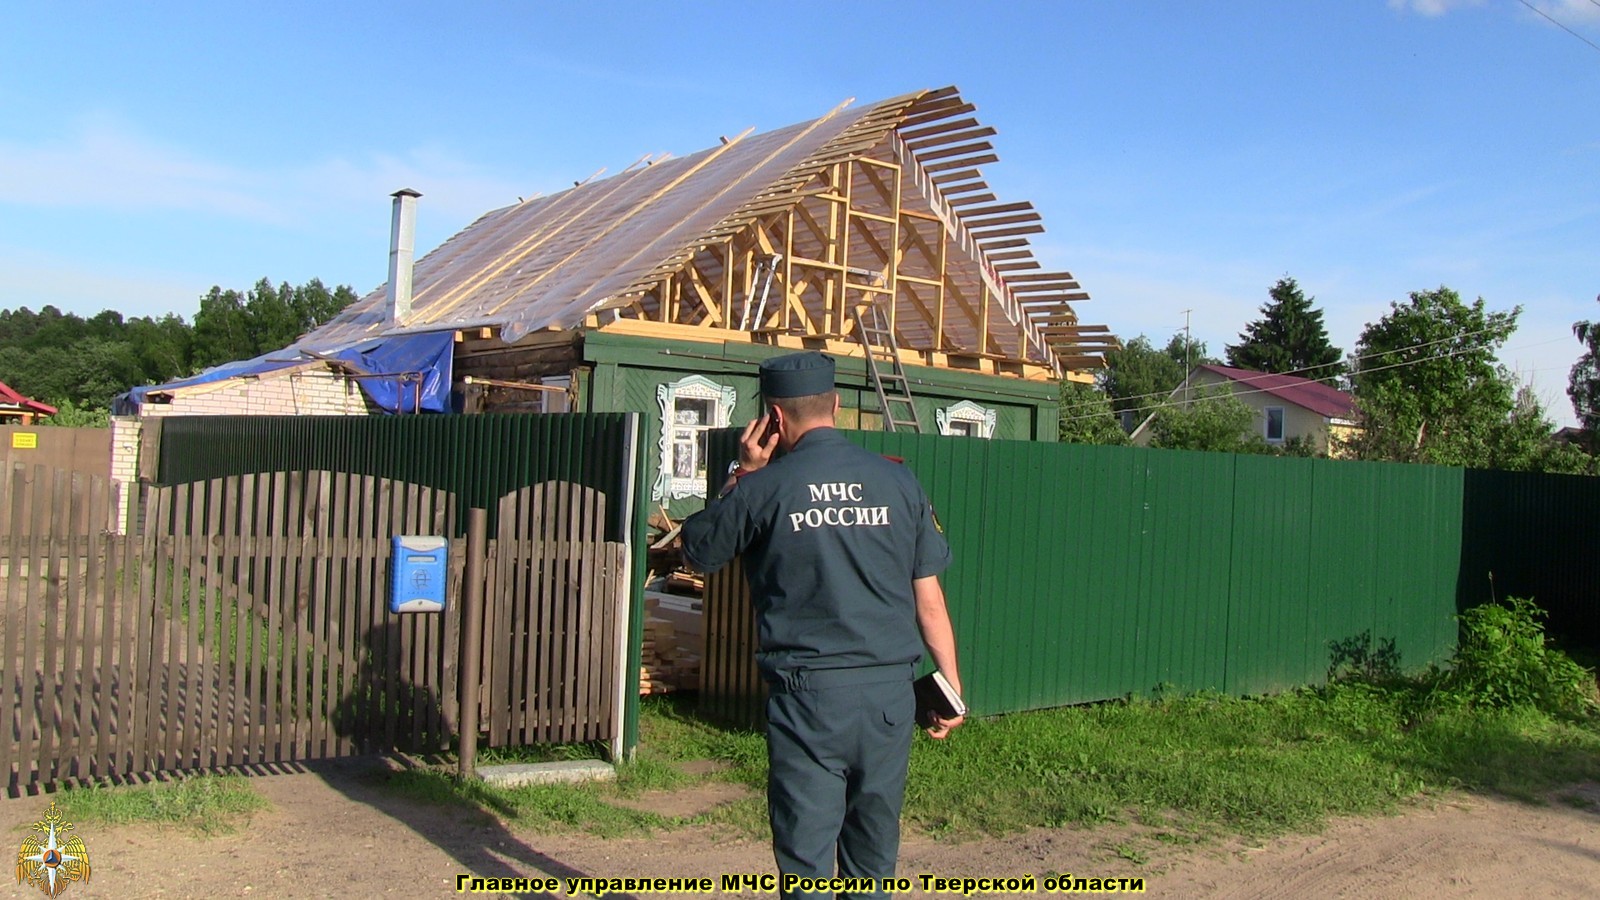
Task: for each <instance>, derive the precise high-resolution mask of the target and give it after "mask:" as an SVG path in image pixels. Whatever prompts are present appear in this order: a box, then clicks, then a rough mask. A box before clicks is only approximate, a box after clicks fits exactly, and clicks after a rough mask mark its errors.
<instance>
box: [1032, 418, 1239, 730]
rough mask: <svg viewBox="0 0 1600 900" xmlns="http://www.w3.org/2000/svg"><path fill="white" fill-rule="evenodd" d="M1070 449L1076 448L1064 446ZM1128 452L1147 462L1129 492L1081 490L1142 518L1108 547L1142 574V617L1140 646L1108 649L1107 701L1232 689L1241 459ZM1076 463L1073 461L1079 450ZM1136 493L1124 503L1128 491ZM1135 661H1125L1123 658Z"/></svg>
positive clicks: (1137, 603) (1130, 604) (1134, 595)
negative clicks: (1236, 479) (1168, 690)
mask: <svg viewBox="0 0 1600 900" xmlns="http://www.w3.org/2000/svg"><path fill="white" fill-rule="evenodd" d="M1063 449H1067V446H1065V445H1064V446H1063ZM1108 449H1110V450H1119V449H1120V450H1122V451H1124V452H1126V453H1127V455H1128V456H1129V457H1130V458H1132V459H1135V460H1137V464H1138V465H1137V469H1136V470H1135V472H1134V477H1133V479H1132V480H1131V481H1130V482H1128V483H1127V485H1126V487H1118V486H1108V487H1102V486H1100V485H1093V484H1081V483H1080V484H1079V485H1078V486H1079V487H1080V489H1081V490H1084V491H1085V492H1090V493H1101V492H1104V493H1103V496H1102V497H1101V499H1100V502H1102V503H1110V504H1116V503H1129V504H1136V505H1137V514H1138V518H1137V519H1135V520H1132V521H1130V522H1129V523H1128V526H1127V530H1126V531H1123V532H1121V533H1120V534H1119V533H1118V532H1117V531H1116V530H1115V529H1107V531H1106V533H1105V534H1104V535H1103V536H1101V537H1100V538H1099V539H1098V541H1097V542H1098V544H1099V549H1101V550H1102V552H1104V553H1107V554H1111V555H1113V558H1114V555H1115V554H1116V553H1117V547H1116V545H1117V544H1118V543H1125V544H1126V545H1128V549H1127V550H1125V551H1124V552H1125V553H1127V554H1129V556H1130V557H1131V558H1130V562H1131V564H1132V567H1133V569H1134V571H1136V572H1137V581H1136V582H1135V583H1134V584H1133V585H1131V587H1132V588H1133V590H1131V591H1129V592H1127V593H1125V594H1123V595H1122V596H1121V598H1120V599H1121V602H1122V604H1123V605H1125V606H1126V608H1127V609H1128V611H1129V612H1127V613H1126V614H1125V615H1126V616H1130V617H1133V618H1134V621H1133V632H1132V635H1131V636H1132V641H1131V642H1130V643H1129V644H1127V645H1124V646H1121V647H1108V648H1107V650H1106V653H1107V656H1106V660H1105V662H1104V663H1103V664H1102V665H1103V666H1104V667H1105V671H1104V674H1103V675H1102V677H1101V678H1100V679H1098V681H1097V683H1096V688H1097V690H1096V693H1097V695H1098V696H1097V697H1094V698H1088V699H1100V698H1104V697H1114V696H1118V695H1120V694H1125V693H1128V692H1130V691H1147V690H1150V689H1152V688H1154V687H1156V686H1158V685H1174V686H1178V687H1182V688H1185V689H1190V690H1197V689H1201V688H1212V689H1219V690H1220V689H1222V688H1224V687H1225V685H1226V677H1227V659H1228V648H1229V643H1228V625H1229V622H1228V615H1227V606H1226V601H1227V597H1228V593H1229V575H1230V573H1231V571H1232V562H1231V549H1230V548H1231V547H1232V544H1233V540H1234V532H1235V531H1236V530H1237V526H1236V524H1235V523H1234V522H1233V518H1232V517H1233V513H1234V509H1235V506H1234V497H1233V465H1234V458H1233V457H1232V456H1229V455H1227V454H1221V453H1190V452H1184V451H1154V450H1144V449H1139V448H1115V447H1113V448H1108ZM1064 455H1066V456H1069V457H1070V455H1071V453H1070V450H1068V452H1067V453H1066V454H1064ZM1124 491H1126V492H1127V493H1126V494H1124V493H1123V492H1124ZM1118 654H1122V655H1126V656H1127V657H1129V659H1126V660H1122V661H1120V662H1119V660H1118V659H1117V655H1118Z"/></svg>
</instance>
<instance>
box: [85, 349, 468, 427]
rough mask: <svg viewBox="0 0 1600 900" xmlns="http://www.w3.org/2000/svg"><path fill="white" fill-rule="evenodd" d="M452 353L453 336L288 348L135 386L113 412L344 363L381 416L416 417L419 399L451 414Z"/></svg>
mask: <svg viewBox="0 0 1600 900" xmlns="http://www.w3.org/2000/svg"><path fill="white" fill-rule="evenodd" d="M454 352H455V332H454V331H436V332H430V333H427V334H401V335H389V336H386V337H375V338H368V339H367V340H364V341H360V342H357V343H355V344H350V345H348V346H343V347H336V348H329V349H320V348H318V349H311V348H299V347H290V348H288V349H285V350H278V351H276V352H273V353H267V354H264V355H262V356H258V357H256V358H255V359H245V360H240V361H238V362H231V363H224V364H222V365H220V366H217V367H215V368H212V369H207V370H206V371H204V372H201V373H200V374H199V375H195V376H193V377H190V378H181V379H179V380H177V381H170V382H167V383H166V384H158V385H151V386H148V387H136V388H134V389H133V390H131V391H129V392H127V393H126V394H121V395H119V396H118V397H117V399H116V402H115V403H113V404H112V412H113V414H115V415H119V416H128V415H137V414H138V411H139V407H140V406H141V405H143V404H144V403H146V402H148V398H149V396H150V395H151V394H161V393H166V392H170V391H173V390H176V389H178V388H184V387H192V386H194V385H197V384H210V383H212V382H216V381H223V380H226V379H229V378H245V377H250V376H259V375H265V374H267V373H270V372H275V371H278V370H279V369H287V368H290V367H293V366H303V365H305V364H306V363H308V362H313V361H315V360H317V359H334V360H339V361H340V362H344V363H348V364H349V365H350V366H351V367H352V368H353V369H354V370H355V371H354V373H353V374H354V375H355V378H356V383H357V384H359V385H361V390H362V391H364V392H365V393H366V395H367V396H368V397H369V398H371V400H372V402H373V403H374V404H375V405H376V406H377V407H378V408H379V409H381V410H383V411H384V412H389V413H409V412H416V411H417V407H418V405H419V404H418V402H417V400H418V397H419V394H420V399H421V403H420V406H421V409H422V411H423V412H438V413H443V412H449V411H450V379H451V373H450V363H451V359H452V356H453V354H454ZM419 384H420V385H421V390H420V392H419V391H418V390H417V386H418V385H419Z"/></svg>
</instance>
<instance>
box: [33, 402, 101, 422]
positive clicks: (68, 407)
mask: <svg viewBox="0 0 1600 900" xmlns="http://www.w3.org/2000/svg"><path fill="white" fill-rule="evenodd" d="M39 424H40V425H55V426H59V427H61V428H109V427H111V412H110V410H108V409H106V408H104V407H93V406H79V405H77V404H76V403H73V402H72V401H71V400H63V401H62V402H61V405H60V406H59V407H57V408H56V414H55V415H53V416H45V417H44V418H42V419H40V420H39Z"/></svg>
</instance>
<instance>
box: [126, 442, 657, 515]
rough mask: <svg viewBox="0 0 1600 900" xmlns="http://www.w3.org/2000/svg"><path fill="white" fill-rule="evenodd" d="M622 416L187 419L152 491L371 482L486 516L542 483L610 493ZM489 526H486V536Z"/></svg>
mask: <svg viewBox="0 0 1600 900" xmlns="http://www.w3.org/2000/svg"><path fill="white" fill-rule="evenodd" d="M638 419H639V417H638V416H636V415H633V414H629V413H594V414H583V415H533V416H530V415H482V416H185V417H178V418H171V419H166V420H164V421H163V420H150V421H151V422H154V421H161V425H160V428H161V439H160V447H161V452H160V465H159V467H158V469H157V478H156V483H157V484H160V485H168V484H180V483H183V482H189V481H200V480H204V479H208V478H221V477H225V476H228V475H242V474H248V473H252V472H298V471H312V470H319V469H320V470H324V471H329V472H350V473H353V474H357V475H376V476H380V477H383V478H392V479H396V480H399V481H408V482H411V483H414V484H422V485H427V486H428V487H433V488H439V489H442V490H448V491H452V492H454V493H455V494H456V495H457V496H458V498H459V500H458V506H459V507H460V509H462V510H466V509H467V508H469V507H474V506H475V507H479V508H483V509H488V510H490V511H491V512H490V515H491V518H492V517H493V515H494V512H493V511H494V510H495V508H496V506H497V504H498V502H499V500H500V498H501V497H502V496H504V495H505V494H508V493H510V492H512V491H514V490H517V489H519V488H523V487H527V486H529V485H533V484H538V483H540V482H542V481H548V480H560V481H568V482H574V483H577V484H582V485H583V486H585V487H591V488H595V489H597V490H600V491H603V492H605V493H607V494H612V493H613V492H615V491H617V490H618V489H619V488H620V486H621V484H622V477H623V475H624V474H625V473H626V470H627V463H628V460H627V459H626V458H625V457H626V452H625V451H624V450H623V449H622V448H623V447H624V446H625V444H624V441H623V439H622V436H623V433H624V431H625V430H626V429H628V428H637V427H638V424H637V423H638ZM612 507H613V508H612V511H611V517H612V520H611V522H610V523H609V524H608V529H607V536H606V539H607V540H618V541H620V540H623V538H622V537H621V536H620V535H621V529H622V528H623V522H624V517H625V516H626V515H627V513H628V512H629V507H628V504H624V503H616V504H613V505H612ZM494 527H495V523H494V522H493V521H491V522H490V529H491V530H493V528H494ZM457 532H458V533H457V534H456V535H454V536H460V533H462V532H461V531H460V529H459V528H458V529H457Z"/></svg>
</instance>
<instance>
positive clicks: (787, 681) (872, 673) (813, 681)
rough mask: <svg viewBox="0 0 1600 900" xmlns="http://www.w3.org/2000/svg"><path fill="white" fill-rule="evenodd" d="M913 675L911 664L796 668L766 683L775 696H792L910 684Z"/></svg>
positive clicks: (914, 672)
mask: <svg viewBox="0 0 1600 900" xmlns="http://www.w3.org/2000/svg"><path fill="white" fill-rule="evenodd" d="M915 675H916V667H915V666H914V665H913V664H912V663H894V664H892V665H887V666H856V667H853V668H848V669H799V670H797V671H794V672H784V673H782V674H780V675H779V676H778V678H779V680H776V681H773V680H769V681H767V690H768V691H770V692H772V693H774V694H793V693H797V692H799V691H825V690H827V689H829V688H836V687H848V686H850V685H858V684H887V683H889V682H893V681H910V680H911V679H912V677H913V676H915Z"/></svg>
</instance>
